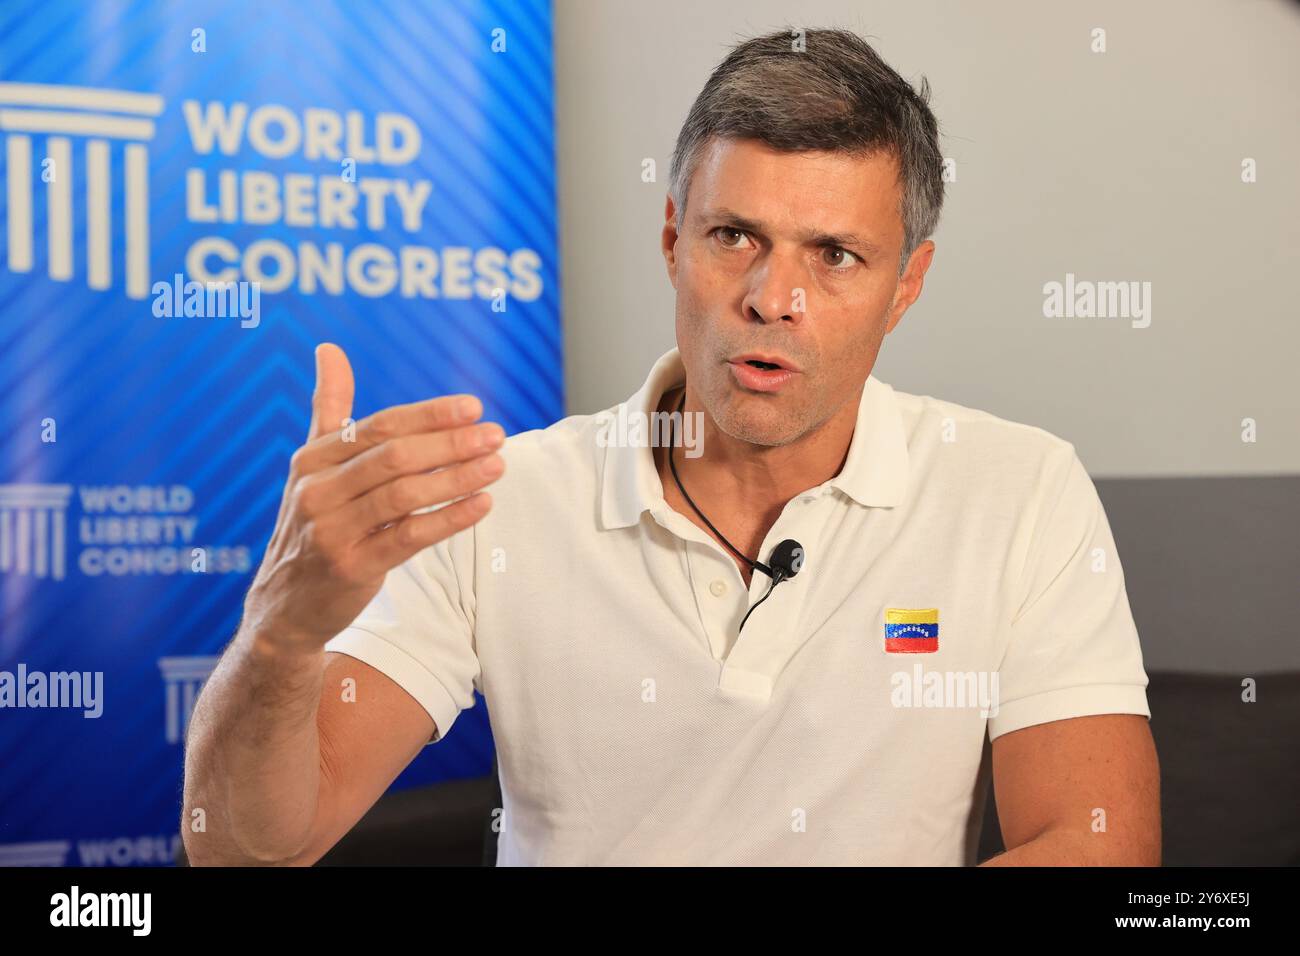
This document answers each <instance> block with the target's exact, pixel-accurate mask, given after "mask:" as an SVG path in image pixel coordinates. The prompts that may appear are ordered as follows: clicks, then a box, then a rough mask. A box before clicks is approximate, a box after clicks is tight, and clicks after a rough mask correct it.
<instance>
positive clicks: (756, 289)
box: [743, 249, 807, 324]
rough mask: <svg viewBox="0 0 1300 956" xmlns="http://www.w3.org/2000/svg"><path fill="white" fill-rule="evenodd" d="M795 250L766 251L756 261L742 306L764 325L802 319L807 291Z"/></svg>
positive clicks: (748, 315) (745, 312) (749, 314)
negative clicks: (784, 251)
mask: <svg viewBox="0 0 1300 956" xmlns="http://www.w3.org/2000/svg"><path fill="white" fill-rule="evenodd" d="M804 281H805V280H804V278H803V273H802V271H801V269H800V267H799V261H798V253H797V252H789V253H783V252H779V251H777V250H776V249H773V250H771V251H769V252H768V253H767V254H766V255H765V256H763V258H762V259H761V260H760V261H759V262H757V263H755V265H754V269H753V271H752V272H751V274H750V285H749V291H748V292H747V293H746V295H745V301H744V306H743V311H744V314H745V316H746V317H747V318H750V319H753V320H754V321H756V322H763V323H764V324H772V323H776V322H791V323H798V322H800V321H801V320H802V319H803V312H804V302H803V299H804V298H805V296H806V294H807V293H806V290H805V288H804Z"/></svg>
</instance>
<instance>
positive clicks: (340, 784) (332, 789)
mask: <svg viewBox="0 0 1300 956" xmlns="http://www.w3.org/2000/svg"><path fill="white" fill-rule="evenodd" d="M349 681H351V682H354V683H348V682H349ZM316 727H317V732H318V736H319V739H320V796H319V799H318V800H317V806H316V819H315V822H314V823H313V825H312V836H311V839H310V840H309V841H308V844H307V846H306V847H304V848H303V851H302V852H301V853H300V854H299V855H298V856H297V857H296V858H295V859H294V860H293V863H295V864H297V865H304V866H310V865H311V864H313V863H315V862H316V861H317V860H319V859H320V858H321V857H322V856H324V855H325V853H326V852H327V851H328V850H329V849H330V848H331V847H332V846H334V844H335V843H337V842H338V841H339V840H340V839H341V838H342V837H343V835H344V834H346V833H347V832H348V831H349V830H351V829H352V827H353V826H355V825H356V823H357V821H358V820H360V819H361V818H362V817H363V816H364V815H365V813H366V811H367V810H369V809H370V808H371V807H372V806H374V804H375V801H377V800H378V799H379V798H380V797H381V796H382V795H383V794H384V791H386V790H387V789H388V787H389V786H390V785H391V784H392V782H393V781H394V780H395V779H397V776H398V774H400V773H401V772H402V771H403V770H404V769H406V767H407V765H408V764H410V762H411V761H412V760H413V759H415V757H416V755H418V754H419V753H420V751H421V749H423V747H424V745H425V744H427V743H428V742H429V740H430V739H431V738H432V737H433V736H434V735H435V733H436V730H437V728H436V726H435V724H434V721H433V718H432V717H430V716H429V714H428V712H427V711H426V710H425V709H424V707H422V706H421V705H420V704H418V703H417V702H416V700H415V698H414V697H412V696H411V695H410V694H408V693H407V692H406V691H405V690H403V689H402V687H401V686H400V685H399V684H397V683H396V682H395V681H394V680H393V679H392V678H390V677H388V676H387V675H385V674H384V673H382V672H381V671H379V670H377V669H376V668H374V667H371V666H370V665H369V664H366V663H364V662H363V661H360V660H358V659H357V658H355V657H350V656H348V655H347V654H339V653H334V652H326V654H325V679H324V684H323V686H322V689H321V699H320V707H319V710H318V711H317V716H316Z"/></svg>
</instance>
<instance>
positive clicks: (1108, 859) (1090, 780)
mask: <svg viewBox="0 0 1300 956" xmlns="http://www.w3.org/2000/svg"><path fill="white" fill-rule="evenodd" d="M993 787H994V793H995V795H996V798H997V808H998V820H999V822H1000V823H1001V825H1002V839H1003V842H1004V843H1005V844H1006V846H1007V849H1009V850H1010V849H1014V848H1015V847H1017V846H1020V845H1022V844H1024V843H1027V842H1029V841H1030V840H1032V839H1034V838H1035V837H1038V836H1040V835H1041V834H1043V833H1044V832H1046V831H1048V830H1059V831H1063V832H1066V833H1073V834H1077V836H1078V837H1079V840H1080V846H1081V847H1082V849H1083V851H1084V856H1085V858H1086V859H1087V860H1088V861H1089V862H1092V863H1100V864H1110V865H1117V866H1159V865H1160V769H1159V763H1158V761H1157V758H1156V749H1155V743H1154V741H1153V740H1152V737H1151V728H1150V726H1149V724H1148V721H1147V719H1146V717H1144V716H1142V715H1140V714H1099V715H1094V716H1088V717H1074V718H1070V719H1066V720H1054V721H1051V722H1049V723H1043V724H1035V725H1034V726H1031V727H1025V728H1023V729H1020V730H1015V731H1011V732H1009V733H1006V734H1003V735H1001V736H999V737H998V738H996V739H995V740H994V741H993Z"/></svg>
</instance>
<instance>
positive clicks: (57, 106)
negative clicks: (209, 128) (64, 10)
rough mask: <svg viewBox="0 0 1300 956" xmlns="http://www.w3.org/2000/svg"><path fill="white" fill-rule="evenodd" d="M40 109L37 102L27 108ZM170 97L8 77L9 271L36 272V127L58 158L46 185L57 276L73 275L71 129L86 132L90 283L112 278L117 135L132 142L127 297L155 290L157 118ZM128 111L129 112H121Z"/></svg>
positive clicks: (1, 92) (2, 111) (3, 125)
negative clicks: (152, 163)
mask: <svg viewBox="0 0 1300 956" xmlns="http://www.w3.org/2000/svg"><path fill="white" fill-rule="evenodd" d="M29 107H32V108H29ZM162 109H163V99H162V97H161V96H157V95H156V94H153V93H134V92H130V91H128V90H103V89H96V88H93V87H86V86H59V85H53V84H44V83H0V130H3V131H4V134H5V153H6V159H7V163H6V167H5V168H6V170H7V173H8V175H7V177H6V178H7V180H8V181H7V183H6V186H5V188H6V195H7V197H8V211H9V235H8V239H9V243H8V247H9V250H8V251H9V254H8V263H7V265H8V268H9V271H10V272H31V271H32V262H33V258H34V257H33V249H32V245H33V234H32V203H33V196H34V194H35V189H36V180H35V178H34V177H33V165H37V166H42V165H43V164H40V163H37V164H34V163H33V152H32V134H33V133H34V134H36V135H38V136H43V137H44V139H45V150H46V158H48V159H50V160H53V163H52V165H51V167H50V168H51V170H52V175H51V176H50V177H49V179H48V181H47V182H46V183H45V187H46V194H45V199H46V203H47V209H48V215H49V229H48V232H49V242H50V248H49V275H50V278H51V279H56V280H58V281H60V282H67V281H69V280H70V279H71V278H72V271H73V270H72V236H73V226H72V216H73V196H72V170H73V163H74V162H76V161H79V160H74V158H73V150H72V141H71V140H70V139H69V138H68V137H69V135H72V136H79V137H86V140H85V150H84V162H85V164H86V197H85V198H86V209H85V216H86V284H87V285H88V286H89V287H90V288H92V289H107V288H108V287H109V286H110V285H112V275H111V272H112V268H111V264H112V261H113V260H112V248H113V246H112V222H111V218H112V216H111V210H112V208H113V202H112V200H113V185H112V177H111V168H110V153H109V140H111V139H120V140H126V141H127V143H126V147H125V152H124V156H125V162H124V165H125V170H124V175H123V184H124V196H123V199H124V202H123V208H124V210H125V219H126V221H125V222H124V223H123V234H124V237H125V242H126V246H125V250H126V255H125V261H126V294H127V295H128V296H129V297H130V298H132V299H143V298H146V297H147V296H148V294H149V148H148V147H147V146H146V145H145V143H147V142H149V141H150V140H151V139H153V136H154V122H153V120H152V119H148V118H147V117H151V116H157V115H158V114H160V113H161V112H162ZM118 114H125V115H118Z"/></svg>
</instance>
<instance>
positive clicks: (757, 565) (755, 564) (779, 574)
mask: <svg viewBox="0 0 1300 956" xmlns="http://www.w3.org/2000/svg"><path fill="white" fill-rule="evenodd" d="M677 413H678V419H679V421H680V419H681V417H682V416H683V415H685V414H686V388H685V386H683V387H682V400H681V401H680V402H678V403H677ZM676 444H677V423H674V427H673V441H671V442H669V443H668V470H669V471H671V472H672V473H673V481H675V482H676V483H677V490H678V491H680V492H681V493H682V497H683V498H685V499H686V503H687V504H688V505H690V506H691V510H693V511H694V512H695V513H696V514H697V515H699V516H700V520H701V521H703V522H704V523H705V524H706V525H707V526H708V528H709V530H710V531H712V532H713V533H714V535H715V536H716V537H717V538H718V540H720V541H721V542H722V543H723V544H725V545H726V546H727V547H728V548H730V549H731V551H732V553H733V554H735V555H736V557H738V558H740V560H742V561H744V562H745V563H746V564H748V565H749V566H750V567H751V568H753V569H754V570H756V571H762V572H763V573H764V574H766V575H767V576H768V577H769V578H771V579H772V583H771V584H769V585H768V586H767V593H766V594H764V595H763V596H762V597H761V598H759V599H758V600H757V601H755V602H754V604H753V606H752V607H750V609H749V610H748V611H746V612H745V616H744V617H743V618H741V620H740V627H738V628H736V633H737V634H739V633H740V632H741V631H743V630H744V629H745V622H746V621H748V620H749V615H751V614H753V613H754V609H755V608H757V607H758V606H759V605H760V604H762V603H763V602H764V601H766V600H767V599H768V598H769V597H771V596H772V592H773V591H775V590H776V586H777V585H778V584H780V583H781V582H782V581H784V580H785V577H786V575H785V573H784V572H783V571H781V570H779V569H778V570H777V571H775V572H774V571H773V570H772V569H771V568H769V567H768V566H767V565H766V564H763V563H762V562H761V561H754V560H751V559H750V558H749V556H748V555H745V554H742V553H741V552H740V551H739V550H737V549H736V547H735V545H733V544H732V543H731V542H730V541H728V540H727V538H726V536H725V535H724V534H723V533H722V532H721V531H719V530H718V529H717V528H715V527H713V522H712V521H710V520H709V519H708V518H706V517H705V516H704V512H703V511H701V510H700V509H699V507H698V506H697V505H696V504H695V502H694V501H692V500H691V496H690V495H688V494H687V493H686V488H685V487H684V486H683V485H682V479H681V478H679V477H678V476H677V463H676V462H675V461H674V460H673V447H674V446H675V445H676Z"/></svg>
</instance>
